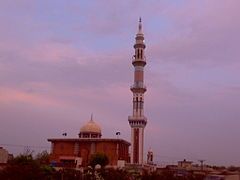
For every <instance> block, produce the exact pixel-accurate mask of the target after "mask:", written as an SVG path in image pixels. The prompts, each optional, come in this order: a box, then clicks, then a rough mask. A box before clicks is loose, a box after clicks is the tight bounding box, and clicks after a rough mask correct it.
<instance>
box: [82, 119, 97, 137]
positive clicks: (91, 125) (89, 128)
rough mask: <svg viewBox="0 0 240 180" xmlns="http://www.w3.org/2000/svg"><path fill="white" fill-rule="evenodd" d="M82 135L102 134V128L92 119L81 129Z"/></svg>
mask: <svg viewBox="0 0 240 180" xmlns="http://www.w3.org/2000/svg"><path fill="white" fill-rule="evenodd" d="M80 133H100V134H101V128H100V126H99V125H98V124H96V123H95V122H94V121H93V120H92V119H91V120H90V121H89V122H88V123H87V124H85V125H83V126H82V127H81V129H80Z"/></svg>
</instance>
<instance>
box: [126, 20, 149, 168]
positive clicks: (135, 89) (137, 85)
mask: <svg viewBox="0 0 240 180" xmlns="http://www.w3.org/2000/svg"><path fill="white" fill-rule="evenodd" d="M135 40H136V42H135V44H134V46H133V47H134V49H135V54H134V56H133V61H132V64H133V66H134V83H133V85H132V86H131V91H132V93H133V113H132V116H129V117H128V121H129V124H130V126H131V146H132V147H131V163H134V164H143V147H144V143H143V142H144V128H145V126H146V124H147V118H146V117H145V116H144V106H143V105H144V93H145V92H146V90H147V89H146V86H145V85H144V66H145V65H146V58H145V53H144V50H145V47H146V46H145V44H144V35H143V33H142V20H141V18H140V19H139V24H138V32H137V34H136V37H135Z"/></svg>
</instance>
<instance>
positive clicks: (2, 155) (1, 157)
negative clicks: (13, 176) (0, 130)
mask: <svg viewBox="0 0 240 180" xmlns="http://www.w3.org/2000/svg"><path fill="white" fill-rule="evenodd" d="M7 161H8V151H7V150H5V149H3V148H2V147H0V163H7Z"/></svg>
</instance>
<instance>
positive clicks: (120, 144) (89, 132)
mask: <svg viewBox="0 0 240 180" xmlns="http://www.w3.org/2000/svg"><path fill="white" fill-rule="evenodd" d="M133 47H134V49H135V53H134V55H133V57H132V65H133V66H134V83H133V85H132V86H131V88H130V90H131V91H132V93H133V100H132V102H133V109H132V115H131V116H129V117H128V122H129V125H130V127H131V144H130V143H129V142H128V141H126V140H123V139H118V138H116V139H112V138H102V131H101V127H100V126H99V125H98V124H97V123H96V122H95V121H94V120H93V117H92V116H91V119H90V120H89V122H88V123H87V124H85V125H83V126H82V127H81V128H80V132H79V134H78V138H57V139H48V141H49V142H51V153H50V160H51V162H52V163H53V164H54V166H56V167H57V166H58V167H59V166H62V165H63V164H64V165H69V166H72V167H75V168H79V167H85V166H87V165H88V164H89V160H90V157H91V155H93V154H96V153H104V154H105V155H106V156H107V157H108V159H109V165H110V166H115V167H121V166H124V165H125V164H126V163H129V164H136V165H140V166H141V165H143V163H144V161H143V154H144V153H143V150H144V128H145V126H146V124H147V118H146V117H145V116H144V106H143V104H144V93H145V92H146V86H145V85H144V66H145V65H146V58H145V52H144V50H145V47H146V46H145V43H144V34H143V32H142V22H141V18H140V20H139V25H138V32H137V34H136V37H135V44H134V46H133ZM130 145H131V151H130V153H129V146H130ZM149 160H150V161H152V154H148V161H149Z"/></svg>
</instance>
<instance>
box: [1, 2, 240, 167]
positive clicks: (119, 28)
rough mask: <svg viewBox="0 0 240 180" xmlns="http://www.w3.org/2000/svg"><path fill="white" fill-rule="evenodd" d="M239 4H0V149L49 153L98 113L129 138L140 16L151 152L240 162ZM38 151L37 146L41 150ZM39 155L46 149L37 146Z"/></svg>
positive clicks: (106, 129)
mask: <svg viewBox="0 0 240 180" xmlns="http://www.w3.org/2000/svg"><path fill="white" fill-rule="evenodd" d="M239 7H240V1H239V0H227V1H226V0H211V1H208V0H201V1H191V0H172V1H168V0H160V1H154V0H150V1H101V2H100V1H98V2H90V1H71V2H69V1H64V0H52V1H45V0H43V1H42V0H41V1H40V0H39V1H31V0H24V1H21V2H20V1H15V2H13V1H0V25H1V28H0V122H1V126H0V144H12V145H23V147H21V146H4V147H5V148H7V149H8V150H9V151H10V152H13V153H21V152H23V150H24V146H46V147H50V144H49V143H48V142H47V138H52V137H61V134H62V133H63V132H67V133H68V137H77V134H78V133H79V129H80V127H81V126H82V125H83V124H84V123H85V122H87V121H88V120H89V118H90V115H91V113H93V114H94V119H95V121H96V122H97V123H98V124H101V126H102V131H103V136H104V137H115V132H116V131H120V132H121V138H124V139H126V140H128V141H130V126H129V124H128V121H127V117H128V115H131V112H132V110H131V108H132V104H131V102H132V94H131V92H130V90H129V87H130V85H131V84H132V81H133V67H132V65H131V57H132V55H133V52H134V49H133V47H132V46H133V44H134V37H135V34H136V31H137V21H138V18H139V16H141V17H142V19H143V31H144V34H145V39H146V45H147V48H146V56H147V66H146V68H145V72H146V73H145V82H146V85H147V87H148V91H147V93H146V96H145V114H146V116H147V117H148V124H147V127H146V129H145V132H146V133H145V153H146V152H147V150H148V149H149V148H152V149H153V151H154V154H155V161H157V162H159V163H172V162H176V161H178V160H182V159H184V158H186V159H190V160H192V161H194V162H196V163H197V160H198V159H205V160H207V161H206V162H207V163H209V164H217V165H231V164H233V165H240V161H239V152H240V143H239V140H238V137H240V131H239V128H240V121H239V120H240V111H239V107H240V71H239V69H240V61H239V59H240V46H239V42H240V36H239V32H240V23H239V18H240V11H239ZM32 149H34V147H32ZM34 150H35V151H39V150H42V149H38V148H35V149H34Z"/></svg>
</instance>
